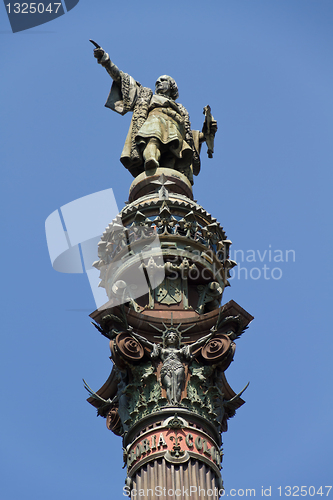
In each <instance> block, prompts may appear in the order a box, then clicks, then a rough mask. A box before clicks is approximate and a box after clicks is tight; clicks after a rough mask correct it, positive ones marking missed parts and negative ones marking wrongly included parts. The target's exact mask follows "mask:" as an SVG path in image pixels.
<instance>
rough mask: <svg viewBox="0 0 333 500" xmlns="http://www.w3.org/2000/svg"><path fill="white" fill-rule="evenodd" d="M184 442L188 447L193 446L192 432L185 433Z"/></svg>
mask: <svg viewBox="0 0 333 500" xmlns="http://www.w3.org/2000/svg"><path fill="white" fill-rule="evenodd" d="M185 442H186V444H187V446H188V447H189V448H193V436H192V434H191V433H190V434H186V438H185Z"/></svg>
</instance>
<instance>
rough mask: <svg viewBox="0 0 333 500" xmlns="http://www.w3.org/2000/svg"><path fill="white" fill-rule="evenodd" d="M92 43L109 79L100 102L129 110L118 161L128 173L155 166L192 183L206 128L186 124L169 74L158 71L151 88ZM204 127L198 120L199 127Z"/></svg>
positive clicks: (212, 125) (214, 127)
mask: <svg viewBox="0 0 333 500" xmlns="http://www.w3.org/2000/svg"><path fill="white" fill-rule="evenodd" d="M93 43H94V45H95V46H96V47H97V48H96V49H95V50H94V56H95V57H96V59H97V62H98V63H99V64H101V65H102V66H104V68H105V69H106V70H107V72H108V73H109V75H110V76H111V77H112V79H113V83H112V87H111V91H110V93H109V96H108V99H107V101H106V104H105V106H106V107H108V108H110V109H112V110H113V111H116V112H117V113H119V114H121V115H124V114H125V113H127V112H128V111H133V117H132V121H131V125H130V129H129V132H128V134H127V138H126V141H125V145H124V148H123V151H122V154H121V157H120V161H121V163H122V164H123V165H124V166H125V167H126V168H127V169H128V170H129V171H130V172H131V174H132V175H133V176H134V177H136V176H137V175H139V174H140V173H141V172H143V171H144V170H146V171H150V170H152V169H156V168H157V167H159V166H161V167H166V168H172V169H175V170H178V171H179V172H182V173H183V174H184V175H186V177H187V178H188V179H189V180H190V182H191V183H192V184H193V174H194V175H198V173H199V171H200V156H199V155H200V146H201V143H202V142H203V141H206V140H207V139H208V137H207V134H206V133H202V132H199V131H197V130H191V123H190V118H189V114H188V112H187V110H186V109H185V108H184V106H182V105H181V104H179V103H176V102H175V101H176V99H177V98H178V87H177V84H176V82H175V80H174V79H173V78H171V77H170V76H167V75H162V76H160V77H159V78H158V79H157V81H156V84H155V93H153V91H152V90H151V89H149V88H147V87H143V86H142V85H141V84H140V83H139V82H137V81H135V80H134V79H133V78H132V77H131V76H130V75H128V74H127V73H123V72H122V71H120V70H119V69H118V68H117V66H116V65H115V64H113V62H112V61H111V60H110V57H109V55H108V54H107V53H106V52H105V51H104V50H103V49H102V48H101V47H99V46H97V44H96V43H95V42H93ZM209 128H210V130H209V132H210V137H211V136H212V134H213V135H214V134H215V132H216V130H217V125H216V121H215V120H212V121H211V123H210V127H209ZM206 129H207V126H206ZM206 129H205V126H204V129H203V130H204V132H205V130H206Z"/></svg>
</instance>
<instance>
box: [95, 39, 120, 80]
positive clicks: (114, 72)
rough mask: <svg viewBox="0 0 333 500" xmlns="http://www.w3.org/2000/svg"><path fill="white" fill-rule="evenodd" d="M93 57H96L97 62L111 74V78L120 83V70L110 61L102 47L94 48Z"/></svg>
mask: <svg viewBox="0 0 333 500" xmlns="http://www.w3.org/2000/svg"><path fill="white" fill-rule="evenodd" d="M94 57H96V59H97V62H98V64H101V65H102V66H103V67H104V68H105V69H106V71H107V72H108V73H109V75H110V76H111V78H112V80H114V81H115V82H117V83H120V81H121V76H120V71H119V69H118V68H117V66H116V65H115V64H114V63H113V62H112V61H111V59H110V57H109V54H108V53H107V52H105V50H104V49H102V47H98V48H96V49H94Z"/></svg>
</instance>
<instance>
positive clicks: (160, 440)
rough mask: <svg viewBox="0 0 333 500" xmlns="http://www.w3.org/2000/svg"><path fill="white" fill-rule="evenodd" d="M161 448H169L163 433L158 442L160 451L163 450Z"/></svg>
mask: <svg viewBox="0 0 333 500" xmlns="http://www.w3.org/2000/svg"><path fill="white" fill-rule="evenodd" d="M161 446H167V444H166V442H165V439H164V436H163V434H162V432H161V434H160V438H159V440H158V444H157V448H158V449H160V448H161Z"/></svg>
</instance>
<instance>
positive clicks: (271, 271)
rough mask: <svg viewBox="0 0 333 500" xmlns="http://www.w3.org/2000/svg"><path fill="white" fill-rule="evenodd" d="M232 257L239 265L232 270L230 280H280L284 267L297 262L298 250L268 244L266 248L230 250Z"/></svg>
mask: <svg viewBox="0 0 333 500" xmlns="http://www.w3.org/2000/svg"><path fill="white" fill-rule="evenodd" d="M230 259H232V260H233V261H236V262H237V267H234V268H233V269H231V270H230V277H229V278H228V279H229V281H230V280H233V279H238V280H241V279H242V280H243V279H245V280H247V279H251V280H255V281H257V280H259V279H264V280H280V279H281V278H282V276H283V267H285V265H290V264H291V263H295V262H296V252H295V250H292V249H289V250H281V249H274V248H272V245H268V248H266V249H264V250H252V249H249V250H230Z"/></svg>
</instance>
